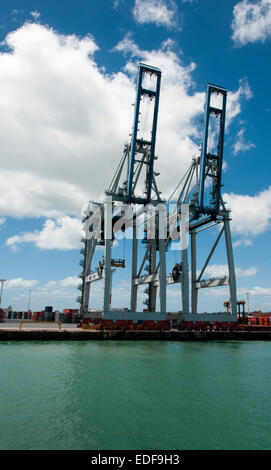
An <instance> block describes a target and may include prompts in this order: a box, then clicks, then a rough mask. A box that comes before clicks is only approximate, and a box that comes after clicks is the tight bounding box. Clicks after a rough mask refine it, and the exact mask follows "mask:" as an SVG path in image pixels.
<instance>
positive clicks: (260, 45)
mask: <svg viewBox="0 0 271 470" xmlns="http://www.w3.org/2000/svg"><path fill="white" fill-rule="evenodd" d="M0 41H1V46H0V52H1V54H0V113H1V128H0V149H1V151H0V159H1V173H0V184H1V189H2V191H1V198H0V256H1V273H0V276H1V278H4V279H7V280H8V281H7V282H6V284H5V287H4V295H3V305H4V306H7V305H9V304H11V305H12V306H13V307H14V309H18V310H24V309H26V308H27V303H28V294H29V289H32V296H31V307H32V309H33V310H39V309H43V308H44V306H45V305H53V306H54V307H55V308H56V309H62V308H68V307H70V308H73V307H76V305H77V304H76V302H75V299H76V297H77V295H78V291H77V289H76V286H77V284H78V279H77V276H78V274H79V272H80V266H79V264H78V263H79V260H80V253H79V250H80V230H81V226H80V220H81V209H82V207H83V205H84V204H86V203H87V202H88V200H89V199H94V200H100V199H101V198H102V197H103V191H104V189H105V188H106V187H107V186H108V185H109V183H110V181H111V179H112V176H113V172H114V169H115V168H116V166H117V164H118V162H119V159H120V157H121V154H122V150H123V144H124V143H125V142H127V141H128V139H129V133H130V130H131V126H132V117H133V116H132V107H131V104H132V103H133V101H134V95H135V77H136V70H137V65H138V63H139V62H140V61H144V62H146V63H149V64H150V65H153V66H157V67H160V68H161V69H162V87H161V100H160V112H159V123H158V134H157V154H158V157H159V159H158V162H157V169H158V170H159V171H160V177H159V180H158V184H159V189H160V190H161V191H162V192H163V195H164V196H165V197H167V195H169V194H170V193H171V190H172V189H173V188H174V187H175V186H176V185H177V184H178V182H179V180H180V179H181V177H182V175H183V173H184V171H185V170H186V169H187V168H188V166H189V163H190V161H191V159H192V157H193V156H194V155H195V154H197V152H198V148H199V145H200V142H201V135H202V119H203V105H204V96H205V86H206V84H207V83H208V82H211V83H214V84H217V85H221V86H224V87H225V88H227V90H229V98H228V107H227V132H226V137H225V150H224V160H225V170H224V174H223V184H224V187H223V193H224V199H225V201H226V202H227V205H228V207H229V208H231V209H232V236H233V243H234V256H235V264H236V271H237V284H238V297H239V298H240V299H245V298H246V295H245V293H246V292H247V291H249V292H250V293H251V296H250V303H251V307H252V308H255V309H262V310H264V311H269V310H270V309H271V285H270V264H271V255H270V218H271V184H270V174H271V171H270V170H271V163H270V158H269V153H270V144H269V135H270V117H271V98H270V95H269V93H268V88H269V87H268V86H269V77H270V72H271V70H270V69H271V65H270V52H271V50H270V49H271V0H251V1H250V0H246V1H245V0H241V1H237V0H220V2H219V3H218V2H215V1H214V0H204V1H203V0H186V1H181V0H179V1H176V0H170V1H169V0H119V1H116V0H115V1H114V0H100V1H99V2H97V1H90V0H89V1H84V0H81V1H78V2H77V3H76V5H75V4H74V2H69V1H66V2H65V3H64V2H53V1H47V2H46V3H45V2H38V1H36V2H32V1H29V2H28V1H17V2H6V1H3V2H2V4H1V10H0ZM215 235H216V232H215V231H214V233H213V234H211V235H209V236H208V235H207V234H205V233H204V234H202V236H201V237H202V244H201V245H200V251H199V260H200V261H201V262H204V256H205V255H206V253H207V249H208V243H210V240H212V237H213V239H215ZM114 250H115V254H116V256H120V257H122V256H123V254H124V247H123V245H121V244H120V246H119V247H116V248H115V249H114ZM129 251H130V249H129V241H126V246H125V252H126V254H127V255H128V254H129ZM177 256H178V255H177V254H176V252H174V253H170V255H169V259H168V266H167V269H168V271H170V270H171V268H172V264H173V263H174V262H175V261H177V260H178V259H177V258H176V257H177ZM95 261H97V259H96V260H95ZM225 264H226V258H225V252H224V246H223V245H221V247H219V248H218V251H217V253H216V255H215V256H214V258H213V259H212V261H211V266H210V268H209V272H208V274H209V275H210V277H214V276H215V275H220V274H223V273H224V272H225ZM129 267H130V263H129V260H128V264H127V268H126V270H125V271H122V272H119V271H118V272H116V273H115V274H114V286H115V289H114V291H113V306H114V307H117V306H128V305H129V283H128V281H127V278H128V275H129ZM101 288H102V286H98V285H97V286H95V288H94V289H93V291H94V296H93V297H94V298H93V304H92V305H93V306H97V305H99V302H101V300H100V299H101ZM141 298H143V295H142V296H141ZM226 298H227V291H225V290H223V289H213V290H209V291H208V292H202V293H201V294H200V310H201V311H216V310H218V311H220V310H222V309H223V302H224V300H225V299H226ZM176 299H178V294H177V288H176V286H174V287H172V288H170V289H169V293H168V309H173V310H178V309H180V308H181V307H180V303H179V300H178V301H177V300H176Z"/></svg>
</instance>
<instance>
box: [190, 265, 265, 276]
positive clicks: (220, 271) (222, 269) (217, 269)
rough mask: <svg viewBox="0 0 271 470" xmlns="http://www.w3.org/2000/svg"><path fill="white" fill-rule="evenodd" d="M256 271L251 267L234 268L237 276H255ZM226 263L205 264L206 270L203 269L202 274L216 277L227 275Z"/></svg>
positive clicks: (256, 269)
mask: <svg viewBox="0 0 271 470" xmlns="http://www.w3.org/2000/svg"><path fill="white" fill-rule="evenodd" d="M257 272H258V268H256V267H251V268H248V269H242V268H238V267H236V268H235V273H236V276H237V277H251V276H256V274H257ZM199 274H200V273H199ZM228 274H229V271H228V265H227V264H210V265H209V266H207V268H206V270H205V271H204V276H205V277H209V278H216V277H218V278H219V277H223V276H228Z"/></svg>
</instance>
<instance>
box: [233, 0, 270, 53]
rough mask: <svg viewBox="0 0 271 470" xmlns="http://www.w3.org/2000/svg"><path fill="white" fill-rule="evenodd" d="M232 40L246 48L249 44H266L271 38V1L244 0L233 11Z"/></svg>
mask: <svg viewBox="0 0 271 470" xmlns="http://www.w3.org/2000/svg"><path fill="white" fill-rule="evenodd" d="M231 27H232V31H233V34H232V39H233V41H234V42H235V43H236V44H237V45H239V46H244V45H245V44H247V43H249V42H255V41H261V42H265V41H266V39H268V38H269V37H270V36H271V0H258V1H256V2H250V1H248V0H242V1H241V2H238V3H237V4H236V5H235V7H234V9H233V21H232V25H231Z"/></svg>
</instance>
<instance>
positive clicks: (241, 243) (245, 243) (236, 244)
mask: <svg viewBox="0 0 271 470" xmlns="http://www.w3.org/2000/svg"><path fill="white" fill-rule="evenodd" d="M252 245H253V243H252V241H251V240H249V239H247V238H240V239H239V240H236V241H235V242H234V243H233V244H232V246H233V248H238V247H239V246H245V247H247V246H252Z"/></svg>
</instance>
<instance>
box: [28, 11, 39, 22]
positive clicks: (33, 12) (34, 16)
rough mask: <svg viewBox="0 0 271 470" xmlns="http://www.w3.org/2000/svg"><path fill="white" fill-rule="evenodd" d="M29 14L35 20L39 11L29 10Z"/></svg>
mask: <svg viewBox="0 0 271 470" xmlns="http://www.w3.org/2000/svg"><path fill="white" fill-rule="evenodd" d="M30 15H31V16H33V18H34V20H35V21H37V20H38V19H39V17H40V13H39V12H38V11H37V10H35V11H31V12H30Z"/></svg>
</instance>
